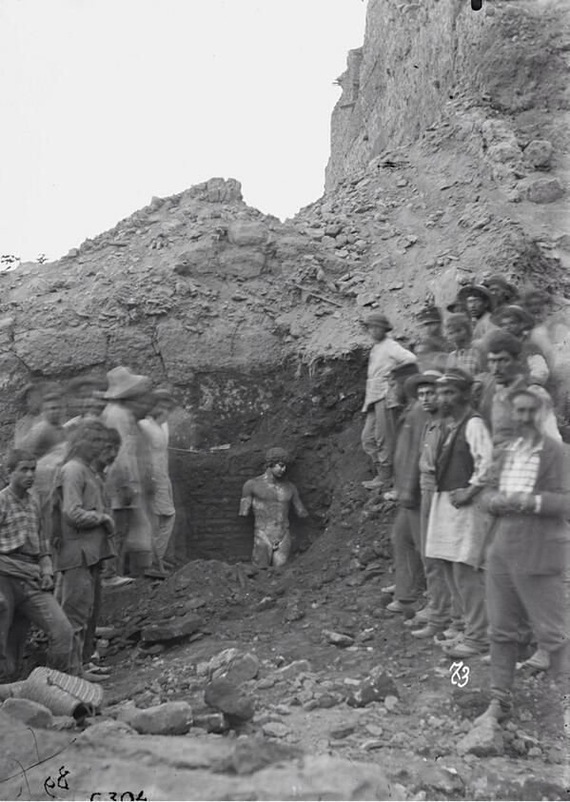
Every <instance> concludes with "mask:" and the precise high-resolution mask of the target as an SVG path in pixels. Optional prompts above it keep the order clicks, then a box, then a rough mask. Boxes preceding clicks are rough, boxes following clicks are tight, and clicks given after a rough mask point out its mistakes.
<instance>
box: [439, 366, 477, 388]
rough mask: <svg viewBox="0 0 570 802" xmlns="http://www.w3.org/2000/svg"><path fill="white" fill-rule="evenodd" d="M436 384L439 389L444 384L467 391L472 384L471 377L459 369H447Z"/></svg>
mask: <svg viewBox="0 0 570 802" xmlns="http://www.w3.org/2000/svg"><path fill="white" fill-rule="evenodd" d="M436 384H437V385H439V386H440V387H441V386H442V385H445V384H454V385H455V386H456V387H459V389H460V390H469V388H470V387H471V385H472V384H473V377H472V376H470V375H469V373H467V372H466V371H465V370H461V368H447V369H446V371H445V373H444V374H443V376H442V377H441V378H440V379H438V380H437V382H436Z"/></svg>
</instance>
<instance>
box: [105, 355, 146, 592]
mask: <svg viewBox="0 0 570 802" xmlns="http://www.w3.org/2000/svg"><path fill="white" fill-rule="evenodd" d="M107 379H108V383H109V388H108V390H107V392H106V393H105V398H106V400H107V401H108V403H107V406H106V407H105V409H104V410H103V413H102V415H101V419H102V420H103V423H104V424H105V425H106V426H108V427H109V428H111V429H116V430H117V431H118V432H119V434H120V435H121V448H120V450H119V453H118V455H117V458H116V459H115V462H114V463H113V465H112V466H111V467H110V469H109V473H108V476H107V488H108V492H109V495H110V499H111V506H112V508H113V514H114V516H115V539H116V546H117V550H118V552H119V558H118V563H119V565H117V564H116V561H112V560H108V565H111V564H113V565H112V567H111V568H106V569H105V578H104V580H103V584H104V586H107V587H115V586H119V585H122V584H124V583H125V582H128V581H131V580H130V579H129V578H128V577H125V576H122V575H121V574H122V573H123V571H124V570H125V563H126V561H128V563H129V568H130V571H131V573H133V574H135V575H140V574H142V573H144V570H145V569H146V568H149V567H150V564H151V562H152V526H151V522H150V518H149V515H150V509H149V507H150V502H149V497H148V493H149V485H150V480H149V476H148V475H147V474H148V467H149V466H148V460H147V452H146V445H145V441H144V437H143V434H142V432H141V430H140V428H139V425H138V421H139V420H141V419H142V418H144V416H145V415H146V413H147V412H148V410H149V406H150V404H151V403H152V402H151V401H150V400H149V391H150V386H151V382H150V379H149V378H148V377H147V376H139V375H136V374H134V373H132V372H131V371H130V370H129V369H128V368H125V367H122V366H120V367H117V368H113V370H110V371H109V372H108V373H107Z"/></svg>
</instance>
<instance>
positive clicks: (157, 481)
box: [0, 367, 175, 680]
mask: <svg viewBox="0 0 570 802" xmlns="http://www.w3.org/2000/svg"><path fill="white" fill-rule="evenodd" d="M25 399H26V404H27V411H26V414H25V415H24V416H23V417H22V418H21V419H20V420H19V421H18V422H17V424H16V430H15V436H14V448H13V449H12V451H11V452H10V454H9V455H8V458H7V462H6V465H5V468H6V471H7V474H8V479H9V483H8V485H7V487H5V488H4V489H3V490H2V491H0V673H1V674H3V675H4V676H5V677H10V676H14V675H17V673H18V672H19V670H20V666H21V661H22V655H23V646H24V643H25V638H26V634H27V632H28V629H29V625H30V624H32V623H33V624H35V625H36V626H38V627H39V628H40V629H42V630H43V631H44V632H45V633H46V634H47V636H48V640H49V652H48V660H49V663H50V665H51V666H52V667H53V668H57V669H59V670H62V671H65V672H67V673H70V674H73V675H80V676H84V677H87V678H89V679H92V680H94V679H101V678H102V677H103V676H104V674H106V673H108V672H107V671H105V670H104V669H102V668H101V667H100V666H98V665H97V663H96V661H94V659H93V658H94V652H95V630H96V625H97V618H98V614H99V608H100V600H101V592H102V587H107V588H113V587H120V586H122V585H124V584H127V583H129V582H132V581H133V579H134V578H135V577H137V576H147V577H150V578H162V577H164V576H166V567H165V555H166V552H167V549H168V545H169V542H170V539H171V535H172V531H173V526H174V519H175V509H174V504H173V497H172V486H171V483H170V478H169V475H168V424H167V418H168V414H169V412H170V411H171V409H172V408H173V407H174V401H173V398H172V396H171V395H170V393H169V392H168V391H167V390H165V389H160V388H159V389H154V390H153V389H152V388H151V382H150V380H149V379H148V378H147V377H146V376H139V375H136V374H134V373H132V372H131V371H130V370H129V369H128V368H125V367H117V368H114V369H113V370H111V371H109V372H108V374H107V380H106V381H103V382H101V381H99V380H97V379H94V378H81V379H77V380H74V381H72V382H71V383H70V385H69V386H68V387H67V388H66V391H65V392H64V390H63V389H62V388H61V387H59V386H57V385H47V386H45V385H44V386H43V387H37V386H30V387H28V388H26V392H25ZM66 401H67V405H66V403H65V402H66ZM66 406H67V415H68V420H67V421H65V422H64V415H65V412H66ZM70 413H71V415H70ZM52 591H54V592H53V593H52Z"/></svg>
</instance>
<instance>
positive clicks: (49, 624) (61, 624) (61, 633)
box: [0, 574, 73, 674]
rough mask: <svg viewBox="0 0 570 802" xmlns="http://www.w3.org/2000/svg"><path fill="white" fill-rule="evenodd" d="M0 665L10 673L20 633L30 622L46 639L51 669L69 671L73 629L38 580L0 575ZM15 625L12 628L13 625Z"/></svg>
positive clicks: (15, 663) (19, 642) (18, 651)
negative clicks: (1, 601) (44, 634)
mask: <svg viewBox="0 0 570 802" xmlns="http://www.w3.org/2000/svg"><path fill="white" fill-rule="evenodd" d="M0 595H1V596H2V597H3V604H2V605H1V606H0V665H1V666H2V670H3V671H4V672H5V673H6V674H11V673H14V671H15V670H16V668H17V663H18V659H19V657H20V656H21V654H20V649H21V641H22V639H21V637H20V636H21V632H22V627H23V626H25V625H26V623H27V622H31V623H32V624H35V625H36V626H37V627H39V628H40V629H41V630H42V631H43V632H45V633H46V635H47V636H48V639H49V652H48V660H49V663H50V666H51V667H52V668H56V669H58V670H59V671H69V667H70V656H71V649H72V643H73V629H72V626H71V624H70V622H69V621H68V619H67V617H66V615H65V613H64V612H63V610H62V608H61V607H60V606H59V604H58V603H57V601H56V600H55V598H54V597H53V596H52V594H51V593H48V592H46V591H44V590H41V589H40V587H39V583H35V582H32V581H27V580H23V579H15V578H14V577H10V576H5V575H3V574H0ZM14 624H15V627H14V628H13V625H14Z"/></svg>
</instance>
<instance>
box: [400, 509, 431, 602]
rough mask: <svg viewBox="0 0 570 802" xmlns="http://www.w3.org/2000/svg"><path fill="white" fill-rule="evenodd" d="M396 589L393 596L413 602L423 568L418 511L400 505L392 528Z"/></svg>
mask: <svg viewBox="0 0 570 802" xmlns="http://www.w3.org/2000/svg"><path fill="white" fill-rule="evenodd" d="M392 546H393V548H394V564H395V568H396V591H395V593H394V598H396V599H397V600H398V601H401V602H413V601H416V599H417V598H418V597H419V596H420V594H421V592H422V588H423V587H424V583H425V578H424V569H423V565H422V558H421V554H420V549H421V543H420V511H419V509H410V508H408V507H400V508H399V509H398V513H397V515H396V520H395V521H394V528H393V530H392Z"/></svg>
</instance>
